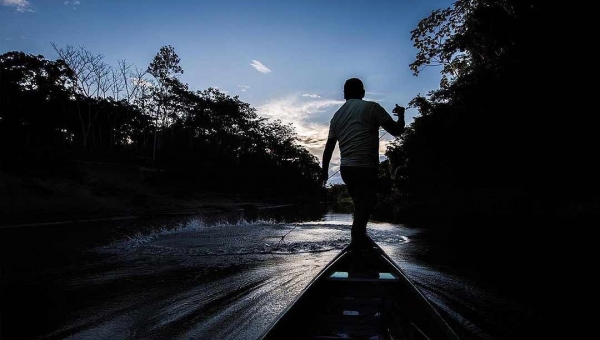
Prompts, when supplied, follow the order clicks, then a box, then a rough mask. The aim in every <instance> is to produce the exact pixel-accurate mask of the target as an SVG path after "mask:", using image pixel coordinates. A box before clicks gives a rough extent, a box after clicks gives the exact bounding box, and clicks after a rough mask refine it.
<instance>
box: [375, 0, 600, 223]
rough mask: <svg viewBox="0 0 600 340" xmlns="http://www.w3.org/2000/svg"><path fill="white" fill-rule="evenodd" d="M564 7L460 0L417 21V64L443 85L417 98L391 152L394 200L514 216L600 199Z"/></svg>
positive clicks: (518, 0) (516, 0)
mask: <svg viewBox="0 0 600 340" xmlns="http://www.w3.org/2000/svg"><path fill="white" fill-rule="evenodd" d="M555 6H558V5H555V4H551V3H549V2H542V1H536V0H458V1H456V2H455V3H454V4H453V6H452V7H451V8H448V9H444V10H437V11H434V12H432V13H431V15H430V16H429V17H427V18H425V19H423V20H422V21H421V22H420V23H419V24H418V26H417V27H416V28H415V29H414V30H413V31H412V40H413V42H414V45H415V47H416V48H417V49H418V53H417V55H416V58H415V61H414V62H413V63H412V64H411V65H410V67H411V69H412V70H413V71H414V73H415V75H418V74H419V73H420V72H421V71H422V70H423V68H424V67H427V66H441V68H442V71H441V72H442V75H443V78H442V81H441V83H440V88H439V89H437V90H435V91H432V92H431V93H429V94H428V95H427V96H421V95H419V96H417V97H416V98H414V99H413V100H412V101H411V105H412V106H414V107H417V108H418V110H419V112H420V114H419V115H418V116H417V117H416V118H415V120H414V122H413V123H412V124H411V125H410V126H409V127H408V128H407V130H406V132H405V134H404V135H403V136H402V138H401V139H397V140H396V141H395V142H394V143H392V145H391V146H390V147H389V148H388V151H387V156H388V158H389V160H390V162H391V165H390V164H384V165H385V166H386V167H390V171H391V172H390V177H391V179H392V180H393V183H394V191H393V193H390V194H389V195H388V196H387V197H388V199H392V200H393V201H395V202H396V203H397V204H398V202H404V203H406V202H411V203H415V202H438V203H437V204H439V206H446V207H448V208H449V209H455V211H459V210H461V209H463V210H465V212H468V213H472V212H473V211H476V210H482V209H486V207H484V205H486V204H487V205H489V204H492V205H493V206H491V207H488V208H491V209H492V210H495V211H496V212H499V211H501V210H504V211H506V212H508V213H514V212H519V211H526V210H529V211H530V210H531V208H532V205H536V204H538V205H539V206H545V207H552V206H553V205H556V204H558V202H560V201H571V202H573V201H581V200H592V199H597V198H598V197H597V196H598V189H599V187H598V180H597V174H598V173H599V172H598V170H599V168H598V165H597V164H596V163H597V162H595V161H594V160H593V158H594V157H593V155H594V154H595V150H596V148H597V145H598V144H597V142H596V141H595V137H594V135H595V133H594V132H593V125H592V124H589V123H590V122H591V120H590V119H588V118H587V117H589V115H587V116H586V115H585V113H582V112H580V111H578V110H577V109H576V107H575V106H571V105H570V104H563V103H566V102H567V101H570V98H571V94H572V93H573V92H574V91H575V90H573V88H574V86H577V85H575V84H573V83H570V82H568V80H567V79H568V78H564V77H563V76H564V75H567V74H571V73H572V71H571V70H570V69H569V68H571V67H572V66H573V65H574V63H575V60H576V58H577V54H576V51H574V50H568V49H567V47H566V45H565V44H563V42H564V41H562V40H561V39H563V38H562V37H564V36H565V34H566V31H565V32H562V34H561V35H559V34H556V33H557V32H559V31H561V30H562V26H561V24H560V23H558V22H557V21H556V20H555V18H556V17H555V16H552V15H550V12H552V9H553V7H555ZM557 10H558V8H557ZM566 39H570V38H569V37H568V36H567V37H566ZM561 101H562V102H563V103H561ZM440 203H441V204H440Z"/></svg>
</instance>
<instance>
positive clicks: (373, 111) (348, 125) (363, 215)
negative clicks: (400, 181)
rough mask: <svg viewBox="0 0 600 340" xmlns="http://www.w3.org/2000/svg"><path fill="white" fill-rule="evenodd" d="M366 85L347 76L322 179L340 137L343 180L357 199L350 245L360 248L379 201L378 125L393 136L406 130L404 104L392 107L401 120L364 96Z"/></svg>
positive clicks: (331, 129)
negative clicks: (342, 100) (342, 102)
mask: <svg viewBox="0 0 600 340" xmlns="http://www.w3.org/2000/svg"><path fill="white" fill-rule="evenodd" d="M364 96H365V89H364V86H363V83H362V81H361V80H360V79H358V78H351V79H348V80H346V83H345V84H344V99H346V102H345V103H344V105H342V107H340V108H339V109H338V110H337V112H336V113H335V114H334V115H333V118H332V119H331V122H330V123H329V137H328V138H327V143H326V144H325V150H324V151H323V169H322V173H321V179H322V181H323V183H325V182H326V181H327V179H328V172H329V162H330V161H331V155H332V153H333V150H334V148H335V143H336V142H338V141H339V143H340V144H339V146H340V154H341V166H340V173H341V175H342V180H343V181H344V183H345V184H346V187H347V188H348V192H349V193H350V196H351V197H352V201H353V203H354V220H353V222H352V232H351V237H352V241H351V243H350V245H351V247H352V248H354V249H358V248H361V247H362V246H363V245H364V242H365V238H366V235H367V222H368V221H369V217H370V215H371V211H372V210H373V208H374V207H375V204H376V203H377V173H378V168H379V127H380V126H381V127H383V128H384V129H385V130H386V131H387V132H388V133H390V134H391V135H392V136H395V137H397V136H399V135H400V134H401V133H402V131H404V125H405V123H404V107H401V106H398V104H396V107H395V108H394V110H393V111H392V112H393V113H395V115H396V116H398V121H397V122H395V121H394V119H393V118H392V117H391V116H390V115H389V113H387V111H386V110H385V109H384V108H383V107H381V105H379V104H378V103H376V102H372V101H366V100H363V98H364Z"/></svg>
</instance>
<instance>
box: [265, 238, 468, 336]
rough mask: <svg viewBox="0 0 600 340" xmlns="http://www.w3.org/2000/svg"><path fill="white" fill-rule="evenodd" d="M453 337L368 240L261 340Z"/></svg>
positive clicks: (333, 265)
mask: <svg viewBox="0 0 600 340" xmlns="http://www.w3.org/2000/svg"><path fill="white" fill-rule="evenodd" d="M259 339H261V340H275V339H277V340H281V339H298V340H300V339H302V340H304V339H311V340H312V339H315V340H316V339H370V340H375V339H377V340H383V339H386V340H396V339H430V340H434V339H453V340H457V339H459V337H458V336H457V334H456V333H455V332H454V330H453V329H452V328H451V327H450V325H449V324H448V323H447V322H446V321H445V320H444V319H443V317H442V316H441V315H440V314H439V313H438V311H437V310H436V309H435V308H434V307H433V305H431V303H430V302H429V301H428V300H427V298H426V297H425V296H424V295H423V294H422V293H421V292H420V291H419V289H418V288H417V287H416V286H415V285H414V284H413V283H412V282H411V280H409V278H408V276H406V274H405V273H404V272H403V271H402V270H401V269H400V267H399V266H398V265H397V264H396V263H395V262H394V261H393V260H392V259H391V258H390V257H389V256H388V255H387V254H386V253H385V252H384V251H383V250H382V249H381V248H380V247H379V245H377V244H376V243H375V242H374V241H373V240H372V239H371V238H368V245H367V246H366V247H364V248H361V249H360V250H358V251H357V250H352V249H350V248H349V247H346V248H345V249H343V250H342V251H341V252H340V253H339V254H338V255H337V256H336V257H335V258H334V259H333V260H332V261H331V262H330V263H329V264H328V265H327V266H326V267H325V268H323V270H321V271H320V272H319V274H318V275H317V276H316V277H315V278H314V279H313V280H312V281H311V282H310V283H309V284H308V285H307V286H306V288H304V289H303V290H302V292H301V293H300V294H299V295H298V296H297V297H296V299H295V300H294V301H293V302H292V303H291V304H290V305H289V306H288V307H287V308H286V309H285V310H284V311H283V312H282V313H281V314H280V315H279V316H278V317H277V318H276V319H275V321H274V322H273V323H272V324H271V325H270V327H269V328H268V329H267V330H266V331H265V332H264V333H263V334H262V336H261V337H260V338H259Z"/></svg>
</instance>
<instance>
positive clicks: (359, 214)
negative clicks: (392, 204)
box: [341, 167, 377, 248]
mask: <svg viewBox="0 0 600 340" xmlns="http://www.w3.org/2000/svg"><path fill="white" fill-rule="evenodd" d="M341 175H342V180H344V183H345V184H346V186H347V188H348V192H349V193H350V196H351V197H352V202H353V203H354V218H353V221H352V232H351V237H352V242H351V244H352V245H353V246H356V247H357V248H360V247H361V246H363V245H364V244H365V241H366V236H367V223H368V222H369V218H370V217H371V212H372V210H373V208H374V207H375V204H376V203H377V191H376V190H377V169H371V168H355V167H345V168H342V169H341Z"/></svg>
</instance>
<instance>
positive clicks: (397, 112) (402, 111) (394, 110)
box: [392, 104, 406, 116]
mask: <svg viewBox="0 0 600 340" xmlns="http://www.w3.org/2000/svg"><path fill="white" fill-rule="evenodd" d="M404 110H406V109H405V108H404V106H400V105H398V104H396V107H395V108H394V109H393V110H392V112H393V113H395V115H396V116H397V115H398V114H399V113H401V114H404Z"/></svg>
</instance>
